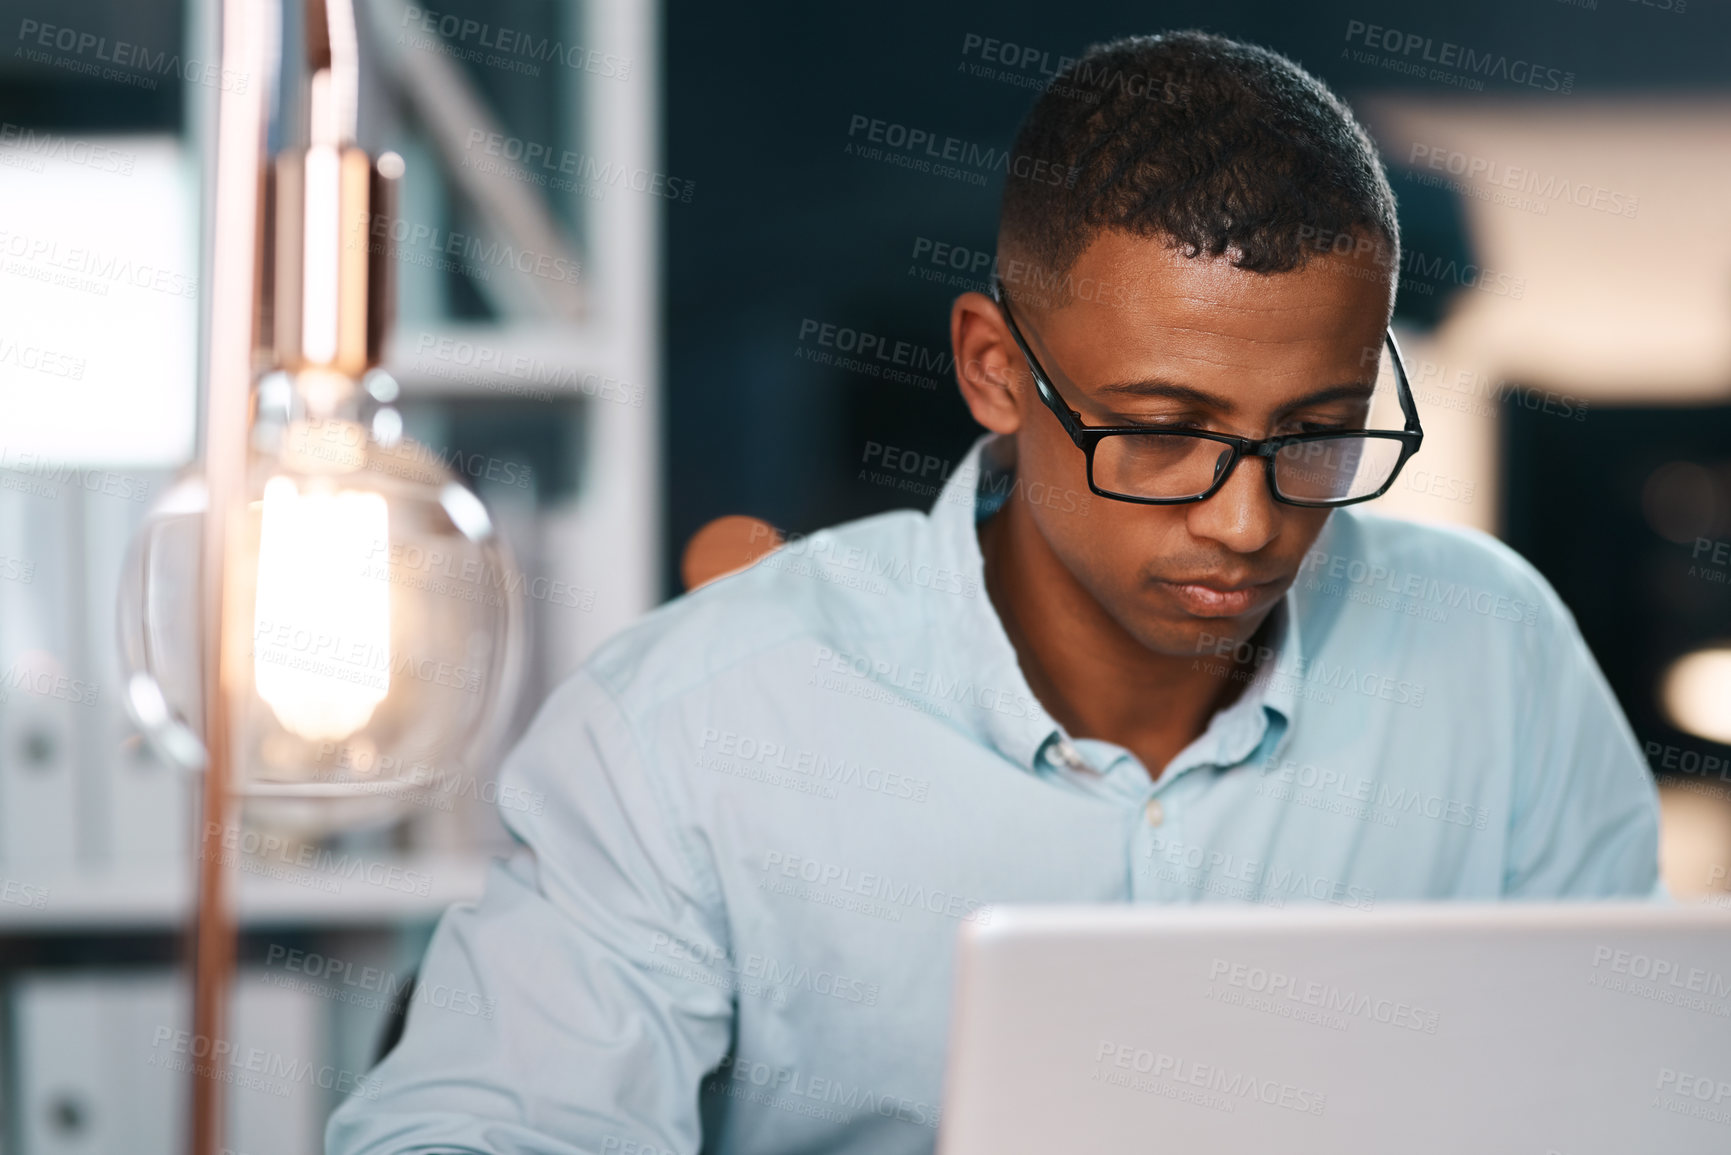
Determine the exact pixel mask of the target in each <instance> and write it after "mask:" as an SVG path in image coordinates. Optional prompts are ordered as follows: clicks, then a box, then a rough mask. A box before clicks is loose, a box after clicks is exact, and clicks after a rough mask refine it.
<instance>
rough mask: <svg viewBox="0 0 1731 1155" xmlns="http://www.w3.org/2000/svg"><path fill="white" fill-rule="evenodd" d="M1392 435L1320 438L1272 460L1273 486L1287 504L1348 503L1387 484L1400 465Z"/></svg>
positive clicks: (1292, 447) (1290, 447) (1284, 450)
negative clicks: (1311, 502)
mask: <svg viewBox="0 0 1731 1155" xmlns="http://www.w3.org/2000/svg"><path fill="white" fill-rule="evenodd" d="M1400 451H1401V443H1400V442H1399V441H1398V440H1396V439H1395V438H1392V437H1352V436H1342V437H1319V438H1317V439H1316V440H1314V441H1300V442H1296V443H1295V444H1292V445H1288V446H1285V447H1284V448H1282V449H1281V450H1280V451H1279V452H1278V453H1276V454H1275V456H1274V488H1275V489H1276V490H1277V491H1278V492H1279V494H1280V496H1282V497H1284V498H1288V499H1290V500H1292V501H1351V500H1353V499H1355V498H1360V497H1368V496H1370V495H1371V494H1373V493H1375V492H1376V491H1377V490H1379V489H1381V488H1382V487H1383V486H1384V485H1387V484H1388V480H1389V478H1391V477H1393V476H1394V470H1395V466H1396V465H1398V464H1399V463H1400Z"/></svg>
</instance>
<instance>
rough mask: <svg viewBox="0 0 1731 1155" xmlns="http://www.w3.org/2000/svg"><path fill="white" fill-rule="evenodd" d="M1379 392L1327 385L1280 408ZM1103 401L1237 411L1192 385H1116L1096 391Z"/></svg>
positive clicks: (1359, 385) (1366, 386) (1359, 384)
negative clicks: (1180, 404)
mask: <svg viewBox="0 0 1731 1155" xmlns="http://www.w3.org/2000/svg"><path fill="white" fill-rule="evenodd" d="M1375 390H1376V386H1375V385H1374V384H1370V383H1367V382H1363V381H1352V382H1347V383H1345V384H1342V385H1328V386H1325V387H1323V388H1321V389H1317V390H1314V391H1312V392H1310V393H1306V394H1305V395H1304V396H1302V397H1295V398H1293V399H1292V400H1291V401H1288V402H1287V403H1286V404H1285V405H1283V406H1281V408H1280V410H1279V411H1280V412H1282V413H1286V412H1290V411H1292V410H1294V409H1302V408H1304V407H1305V406H1306V405H1326V404H1327V403H1328V402H1330V401H1357V400H1363V399H1366V398H1368V397H1370V395H1371V394H1372V393H1374V392H1375ZM1095 392H1096V393H1097V394H1098V395H1099V396H1100V397H1102V398H1104V397H1107V396H1119V397H1121V396H1130V397H1143V398H1150V399H1165V400H1168V401H1188V402H1190V403H1192V404H1194V405H1201V406H1207V407H1208V408H1210V409H1217V410H1219V411H1220V412H1222V413H1230V412H1232V410H1233V409H1234V408H1235V406H1234V405H1233V403H1232V399H1231V398H1230V397H1222V396H1220V395H1219V394H1217V393H1210V392H1208V391H1207V390H1205V389H1198V388H1196V387H1195V386H1193V385H1179V384H1177V383H1176V382H1172V381H1160V380H1153V381H1117V382H1114V383H1112V384H1110V385H1102V386H1100V387H1099V388H1098V389H1097V390H1096V391H1095Z"/></svg>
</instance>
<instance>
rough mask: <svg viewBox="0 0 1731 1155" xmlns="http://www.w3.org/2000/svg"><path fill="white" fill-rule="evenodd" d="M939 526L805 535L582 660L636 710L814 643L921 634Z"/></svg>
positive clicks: (678, 600) (844, 527)
mask: <svg viewBox="0 0 1731 1155" xmlns="http://www.w3.org/2000/svg"><path fill="white" fill-rule="evenodd" d="M934 552H935V548H934V543H933V541H932V525H931V519H930V518H929V517H928V516H927V515H926V514H925V513H923V512H921V511H918V510H894V511H891V512H888V513H881V514H876V515H873V516H870V517H864V518H859V519H857V520H854V521H849V522H843V523H841V524H838V525H834V526H830V527H828V528H825V529H822V530H818V531H816V532H814V533H811V534H808V535H805V536H802V537H797V538H794V539H792V540H790V541H789V542H787V543H786V544H784V545H782V546H781V547H780V548H778V549H775V550H773V551H771V552H770V553H767V554H765V555H764V556H763V557H761V558H759V559H757V560H756V561H755V562H753V563H752V564H751V565H750V566H748V567H746V568H744V569H742V570H740V571H738V572H736V573H732V574H729V575H727V576H726V577H722V578H718V579H716V580H714V581H712V582H709V583H708V584H706V585H703V586H700V587H699V588H697V589H695V590H692V591H691V592H689V593H685V594H682V595H680V596H678V597H675V598H673V599H671V600H670V601H668V602H665V603H663V604H662V605H660V606H658V607H656V608H655V609H653V610H651V611H650V612H649V613H647V614H645V615H644V616H643V617H642V618H640V619H638V620H637V621H636V622H634V623H632V624H631V625H630V626H628V627H626V628H625V629H623V630H621V631H620V632H619V633H617V634H615V635H614V636H613V637H611V638H609V639H608V640H607V641H606V642H604V643H603V644H602V645H601V646H600V647H599V648H597V650H596V651H595V652H594V654H592V655H591V656H590V657H589V659H588V660H587V661H586V662H585V663H584V668H585V670H586V671H587V672H588V673H589V674H590V675H591V676H592V677H593V678H594V679H595V680H596V681H597V682H599V683H601V684H602V685H603V686H604V687H606V688H607V689H608V690H609V691H610V692H611V693H612V695H613V696H614V698H615V699H616V700H617V701H618V702H619V704H620V706H621V707H622V708H623V709H625V711H626V712H627V713H630V714H639V715H641V714H643V713H646V712H649V711H652V710H653V709H654V708H655V707H656V706H658V705H659V704H661V703H664V702H667V701H669V700H672V699H675V698H679V697H683V696H685V695H687V694H690V693H692V692H694V691H699V690H701V688H702V687H703V686H705V685H706V684H708V683H711V682H714V681H716V680H717V679H722V678H729V677H737V676H740V675H742V674H743V673H744V672H745V670H747V669H748V668H750V667H752V666H753V665H758V664H762V663H766V662H777V661H785V660H787V655H788V654H789V653H790V652H792V651H794V650H797V651H798V652H799V653H800V654H802V655H804V656H805V658H806V659H807V660H809V657H810V653H809V651H810V650H811V647H812V646H813V645H829V646H832V647H836V648H846V647H848V646H850V645H853V644H858V643H860V642H863V641H869V640H873V639H877V638H883V637H885V636H888V635H891V634H897V633H903V634H905V633H909V632H912V631H917V630H919V629H920V628H921V622H922V620H923V615H924V609H923V607H922V605H921V604H920V594H921V593H922V592H923V591H924V590H925V589H926V588H927V586H928V585H929V582H925V583H922V579H923V578H924V577H925V575H926V574H927V572H928V570H929V567H930V566H931V564H932V558H933V554H934Z"/></svg>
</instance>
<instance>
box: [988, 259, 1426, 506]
mask: <svg viewBox="0 0 1731 1155" xmlns="http://www.w3.org/2000/svg"><path fill="white" fill-rule="evenodd" d="M992 300H993V301H995V302H996V303H997V306H998V311H999V312H1001V313H1002V314H1003V315H1004V322H1005V323H1006V324H1007V325H1008V326H1009V328H1010V336H1011V337H1013V338H1015V341H1016V347H1017V348H1019V349H1020V350H1021V351H1022V356H1023V357H1024V358H1026V359H1027V362H1028V368H1029V369H1030V370H1032V371H1033V374H1034V391H1035V392H1036V393H1038V394H1039V395H1040V400H1041V401H1043V402H1045V404H1046V408H1048V409H1050V410H1051V411H1052V414H1053V415H1054V416H1055V417H1057V419H1058V421H1059V423H1061V424H1062V425H1063V426H1064V431H1065V432H1066V433H1068V434H1069V435H1070V440H1071V441H1073V442H1075V443H1076V448H1078V449H1080V450H1081V451H1082V452H1083V454H1085V455H1086V457H1087V460H1088V488H1089V489H1091V490H1092V491H1094V492H1095V493H1097V494H1099V495H1100V496H1101V497H1109V498H1112V499H1113V500H1115V501H1129V502H1134V503H1136V504H1138V505H1189V504H1191V503H1192V502H1197V501H1207V500H1208V499H1209V498H1210V497H1213V496H1214V495H1215V494H1216V493H1218V492H1220V487H1221V486H1223V485H1225V484H1226V483H1227V481H1228V480H1230V479H1231V477H1232V471H1233V470H1235V469H1237V468H1238V463H1239V461H1241V460H1242V459H1244V458H1246V457H1260V458H1262V460H1263V462H1264V476H1265V477H1266V478H1267V480H1268V492H1269V493H1270V494H1272V495H1273V497H1274V500H1276V501H1278V502H1281V503H1283V504H1285V505H1300V506H1306V507H1309V508H1313V509H1318V508H1330V509H1332V508H1333V507H1335V506H1340V505H1356V504H1357V503H1358V502H1361V501H1369V500H1371V499H1372V498H1376V497H1381V496H1382V495H1383V494H1385V493H1387V492H1388V490H1389V487H1390V486H1391V485H1393V484H1394V481H1395V478H1397V477H1399V476H1400V471H1401V469H1402V468H1404V467H1405V465H1406V462H1407V459H1408V458H1409V457H1411V456H1412V455H1413V454H1415V453H1417V452H1418V450H1419V446H1420V445H1421V444H1423V443H1424V428H1423V426H1421V425H1420V424H1419V419H1418V408H1417V407H1416V406H1415V405H1414V404H1413V399H1412V387H1411V386H1410V385H1409V384H1407V379H1406V365H1405V364H1404V363H1403V362H1402V361H1401V357H1400V346H1399V345H1397V344H1396V343H1395V340H1394V333H1393V331H1392V330H1391V331H1388V332H1386V333H1385V334H1384V337H1385V339H1386V341H1387V342H1388V351H1389V354H1390V356H1392V357H1393V358H1394V380H1395V396H1396V398H1397V399H1398V400H1399V402H1400V409H1401V413H1402V414H1404V415H1405V417H1406V428H1405V429H1401V430H1393V429H1363V430H1353V431H1351V432H1349V433H1340V432H1330V433H1293V434H1288V435H1286V436H1282V437H1267V438H1263V439H1261V440H1257V439H1254V438H1249V437H1234V436H1232V435H1231V434H1229V433H1210V432H1206V431H1204V430H1198V429H1155V428H1150V427H1149V426H1146V425H1083V424H1082V415H1081V414H1080V413H1078V412H1076V411H1075V410H1074V409H1071V408H1070V407H1069V406H1068V405H1067V404H1065V402H1064V399H1063V397H1061V396H1060V395H1059V393H1058V390H1057V388H1056V387H1055V386H1054V385H1053V384H1052V381H1051V378H1050V377H1049V376H1048V375H1047V374H1046V370H1045V368H1044V367H1042V366H1041V364H1040V360H1039V358H1037V357H1035V356H1034V351H1033V350H1032V349H1031V348H1029V347H1028V342H1027V340H1026V339H1025V338H1024V337H1023V336H1022V330H1021V329H1020V328H1019V327H1018V326H1017V325H1016V318H1015V317H1014V316H1012V315H1011V313H1010V300H1009V293H1008V292H1007V291H1006V290H1005V288H1004V282H1003V279H1002V278H1001V277H993V278H992ZM1129 434H1141V435H1143V436H1148V435H1150V434H1152V435H1158V436H1162V437H1191V438H1196V439H1198V440H1202V441H1218V442H1219V443H1221V444H1222V445H1226V446H1229V447H1230V448H1231V449H1232V457H1231V459H1230V460H1229V461H1227V463H1226V465H1225V467H1224V468H1219V467H1217V468H1216V469H1215V478H1214V484H1212V485H1210V486H1209V487H1208V489H1207V490H1206V491H1204V492H1202V493H1199V494H1197V495H1196V496H1194V497H1132V496H1130V495H1129V494H1125V493H1113V492H1112V491H1111V490H1106V489H1101V488H1100V487H1099V486H1098V485H1096V484H1094V450H1095V449H1096V448H1097V447H1098V446H1099V444H1100V442H1102V441H1104V440H1105V439H1106V438H1108V437H1113V436H1124V435H1129ZM1349 437H1351V438H1360V439H1362V438H1366V437H1373V438H1384V439H1387V440H1390V441H1398V442H1400V445H1401V450H1400V458H1399V460H1397V461H1396V462H1395V463H1394V469H1393V470H1391V471H1390V472H1389V475H1388V480H1387V481H1385V482H1383V483H1382V486H1381V487H1380V488H1378V489H1377V491H1376V492H1375V493H1367V494H1364V495H1363V496H1360V497H1345V498H1340V499H1338V500H1333V501H1301V500H1299V499H1297V498H1291V497H1285V496H1283V495H1282V494H1281V492H1280V489H1279V487H1278V486H1276V485H1275V484H1274V457H1275V455H1276V454H1277V453H1279V452H1280V451H1281V450H1282V449H1284V448H1286V447H1287V446H1289V445H1303V444H1308V443H1310V442H1313V441H1340V440H1344V439H1345V438H1349Z"/></svg>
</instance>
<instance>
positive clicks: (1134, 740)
mask: <svg viewBox="0 0 1731 1155" xmlns="http://www.w3.org/2000/svg"><path fill="white" fill-rule="evenodd" d="M978 532H979V540H980V551H981V554H982V555H983V557H984V559H985V578H986V592H987V594H988V596H990V597H991V599H992V606H993V608H994V609H995V610H996V611H997V614H998V618H999V620H1001V621H1002V622H1003V623H1004V632H1005V633H1006V634H1008V635H1009V638H1010V643H1011V645H1012V646H1014V648H1015V651H1016V657H1017V660H1018V661H1019V662H1020V664H1021V667H1022V672H1023V674H1024V676H1025V677H1026V678H1027V679H1028V686H1029V688H1030V689H1031V690H1033V692H1034V696H1035V697H1036V698H1038V699H1039V700H1040V704H1041V705H1043V706H1044V707H1045V708H1046V710H1047V712H1049V713H1050V714H1051V715H1052V717H1053V718H1054V719H1056V720H1057V721H1058V723H1059V724H1060V725H1061V726H1063V727H1064V729H1065V731H1067V732H1068V733H1069V734H1071V735H1073V736H1075V737H1078V738H1099V739H1102V740H1104V741H1108V742H1112V743H1115V744H1116V745H1119V746H1123V747H1125V748H1126V749H1128V750H1130V751H1132V752H1133V753H1135V754H1136V755H1137V756H1138V757H1139V758H1140V759H1141V760H1142V763H1143V765H1144V766H1145V767H1147V769H1148V773H1149V775H1150V776H1151V777H1153V778H1156V779H1157V778H1159V776H1160V774H1161V772H1162V771H1163V770H1164V769H1165V767H1166V764H1167V763H1168V762H1170V761H1171V760H1172V758H1173V757H1174V756H1175V755H1176V754H1178V753H1179V751H1181V750H1183V749H1184V747H1186V746H1188V745H1189V744H1190V743H1191V742H1192V741H1194V740H1195V739H1196V738H1197V737H1198V736H1199V735H1201V734H1202V732H1203V731H1204V730H1205V729H1206V728H1207V725H1208V720H1209V719H1210V718H1211V717H1213V715H1214V714H1215V712H1216V711H1218V710H1220V709H1223V708H1224V707H1226V706H1227V705H1229V704H1231V702H1232V701H1233V700H1234V699H1236V698H1237V697H1238V695H1239V693H1241V692H1242V690H1243V687H1244V685H1245V682H1246V680H1247V678H1246V677H1245V676H1244V673H1243V670H1242V668H1237V669H1238V670H1239V676H1236V677H1222V676H1220V674H1221V664H1220V663H1219V662H1217V661H1206V662H1199V661H1198V660H1197V656H1196V655H1171V654H1161V653H1157V652H1155V651H1153V650H1150V649H1148V648H1147V647H1145V646H1144V645H1142V644H1141V643H1140V642H1139V641H1137V640H1136V639H1135V638H1134V637H1133V636H1131V634H1130V633H1128V632H1127V631H1126V630H1125V629H1124V628H1123V627H1122V626H1120V625H1119V624H1118V623H1117V622H1116V621H1115V620H1114V619H1113V618H1112V617H1111V616H1110V615H1109V614H1107V613H1106V611H1105V609H1103V608H1102V607H1101V605H1100V604H1099V602H1097V601H1096V600H1095V599H1094V597H1093V595H1092V594H1090V593H1089V592H1088V590H1087V589H1086V588H1085V587H1084V586H1082V585H1081V584H1080V583H1079V582H1078V581H1077V580H1076V578H1075V575H1074V574H1072V573H1071V572H1070V571H1069V569H1068V568H1067V567H1065V565H1064V564H1063V562H1062V561H1061V560H1059V558H1058V557H1057V555H1055V554H1054V553H1053V552H1052V551H1051V548H1050V547H1049V546H1048V545H1047V544H1046V542H1045V539H1044V538H1042V537H1041V536H1040V533H1039V529H1038V527H1036V526H1035V525H1034V524H1033V522H1032V519H1031V517H1030V515H1029V512H1028V509H1027V506H1026V504H1025V503H1024V502H1022V501H1020V500H1018V499H1017V498H1016V497H1012V498H1011V500H1009V501H1007V502H1005V504H1004V506H1003V508H1001V509H999V510H998V512H997V513H995V514H993V515H992V517H990V518H989V519H988V520H986V521H985V522H983V523H981V524H980V525H979V526H978ZM1204 667H1206V668H1204Z"/></svg>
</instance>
